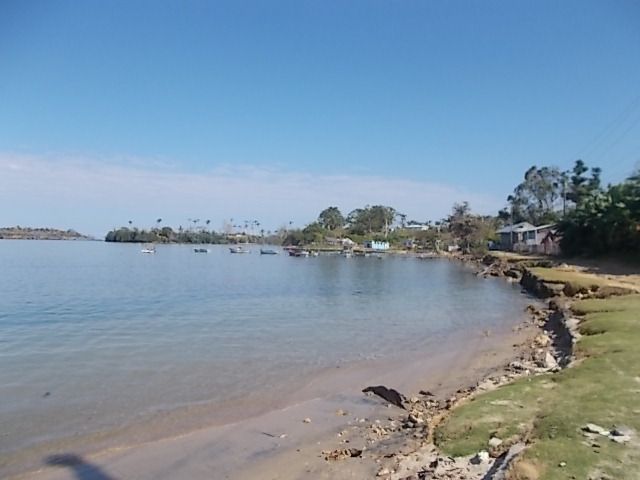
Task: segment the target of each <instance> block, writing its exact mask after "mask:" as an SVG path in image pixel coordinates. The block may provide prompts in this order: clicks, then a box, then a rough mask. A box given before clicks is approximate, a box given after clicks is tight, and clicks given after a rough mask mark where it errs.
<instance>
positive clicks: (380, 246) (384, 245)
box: [364, 240, 389, 250]
mask: <svg viewBox="0 0 640 480" xmlns="http://www.w3.org/2000/svg"><path fill="white" fill-rule="evenodd" d="M364 248H370V249H372V250H389V242H381V241H378V240H367V241H366V242H364Z"/></svg>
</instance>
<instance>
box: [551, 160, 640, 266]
mask: <svg viewBox="0 0 640 480" xmlns="http://www.w3.org/2000/svg"><path fill="white" fill-rule="evenodd" d="M594 170H595V172H594ZM582 173H584V172H582ZM599 178H600V170H599V169H592V177H591V180H590V181H587V182H576V183H577V184H578V185H579V187H580V189H579V190H578V189H577V190H576V191H578V192H579V193H580V197H579V198H577V200H578V203H576V206H575V208H574V209H573V210H571V212H569V213H568V215H567V216H566V217H565V218H564V219H563V221H562V222H560V224H559V227H558V228H559V231H560V235H561V241H560V246H561V248H562V252H563V253H565V254H567V255H581V254H587V255H600V254H612V253H635V254H637V253H640V174H639V173H638V172H636V173H634V174H632V175H631V176H630V177H629V178H627V179H626V180H625V181H624V182H622V183H620V184H618V185H610V186H609V187H608V188H607V189H606V191H605V190H603V189H602V188H601V187H600V184H599ZM583 187H586V188H583Z"/></svg>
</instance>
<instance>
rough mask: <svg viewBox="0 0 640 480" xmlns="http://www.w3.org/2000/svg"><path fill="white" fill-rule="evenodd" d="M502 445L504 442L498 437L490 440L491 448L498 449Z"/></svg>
mask: <svg viewBox="0 0 640 480" xmlns="http://www.w3.org/2000/svg"><path fill="white" fill-rule="evenodd" d="M500 445H502V440H501V439H499V438H498V437H491V438H490V439H489V446H490V447H491V448H496V447H499V446H500Z"/></svg>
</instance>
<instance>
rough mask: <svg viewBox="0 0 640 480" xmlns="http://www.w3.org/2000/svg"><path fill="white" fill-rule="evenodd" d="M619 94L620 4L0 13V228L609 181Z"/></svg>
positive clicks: (625, 158)
mask: <svg viewBox="0 0 640 480" xmlns="http://www.w3.org/2000/svg"><path fill="white" fill-rule="evenodd" d="M638 85H640V3H638V2H635V1H615V2H614V1H610V2H604V1H596V2H591V1H586V0H582V1H554V2H550V1H517V2H506V1H502V2H495V1H469V2H461V1H446V2H445V1H442V2H435V1H433V2H424V1H420V2H418V1H397V0H390V1H349V2H344V1H335V2H332V1H322V2H320V1H316V2H305V1H290V2H279V1H273V2H267V1H234V2H231V1H230V2H223V1H217V2H204V1H202V2H200V1H198V2H196V1H192V2H184V1H175V2H161V1H154V2H151V1H148V2H147V1H133V2H131V1H122V2H118V1H110V2H101V1H85V2H77V1H69V2H65V1H57V2H44V1H11V0H5V1H3V2H1V3H0V202H2V204H3V205H11V208H2V209H0V225H10V224H17V223H19V224H22V225H27V224H28V225H52V224H53V226H59V227H65V228H66V227H74V228H77V229H79V230H84V231H88V232H90V233H95V234H101V233H103V232H104V231H105V230H107V229H108V228H111V227H112V226H114V225H120V224H124V223H126V221H127V220H128V219H129V218H133V219H134V220H135V221H137V222H139V223H140V224H141V225H144V224H145V222H147V218H149V219H150V218H153V219H155V218H157V217H158V216H162V217H165V218H166V220H167V222H169V223H172V224H174V225H178V224H180V223H186V218H189V217H198V218H211V219H212V223H213V225H214V226H219V225H220V224H221V222H222V221H223V219H225V218H228V217H235V218H257V219H259V220H261V221H262V223H263V224H265V225H268V226H269V227H271V228H275V227H277V226H278V225H280V224H282V223H284V222H286V221H289V220H294V221H295V222H296V223H297V224H304V223H305V222H306V221H310V220H312V219H313V218H314V217H315V216H316V215H317V213H318V208H322V206H327V205H330V204H331V205H334V204H335V205H338V206H340V207H341V208H342V209H343V210H345V211H348V210H350V209H352V208H355V207H358V206H361V204H359V203H358V202H362V204H364V203H372V204H373V203H391V204H392V205H393V206H395V207H396V208H397V209H399V210H401V211H404V212H406V213H407V214H408V215H409V216H410V217H415V218H418V219H427V218H438V217H441V216H443V215H445V214H446V213H447V212H448V210H449V209H450V206H451V203H452V202H453V201H456V200H465V199H468V200H470V201H471V203H472V206H473V207H475V209H476V210H478V211H482V212H483V213H485V212H486V213H491V212H495V211H496V210H497V209H498V208H500V207H501V206H502V205H503V203H504V199H505V197H506V196H507V195H508V194H509V193H510V191H511V190H512V189H513V187H514V186H515V185H516V184H517V183H518V182H519V180H520V178H521V177H522V174H523V172H524V171H525V170H526V169H527V168H528V167H529V166H531V165H533V164H536V165H543V164H544V165H557V166H559V167H561V168H568V167H570V166H571V165H572V163H573V161H574V160H575V159H577V158H583V159H584V160H585V161H586V162H587V163H588V164H592V165H599V166H601V167H602V168H603V169H604V172H605V175H604V177H605V180H607V181H618V180H620V179H622V178H623V177H624V176H625V175H627V174H629V173H630V172H631V171H632V170H633V168H634V167H635V166H637V165H638V162H639V161H640V88H639V87H638ZM232 187H233V188H232ZM169 190H170V192H171V196H168V194H167V192H168V191H169ZM393 202H400V203H395V204H394V203H393Z"/></svg>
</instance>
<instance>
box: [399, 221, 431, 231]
mask: <svg viewBox="0 0 640 480" xmlns="http://www.w3.org/2000/svg"><path fill="white" fill-rule="evenodd" d="M404 228H405V229H406V230H413V231H414V232H426V231H427V230H429V224H427V223H418V222H414V223H408V224H407V225H405V227H404Z"/></svg>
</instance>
